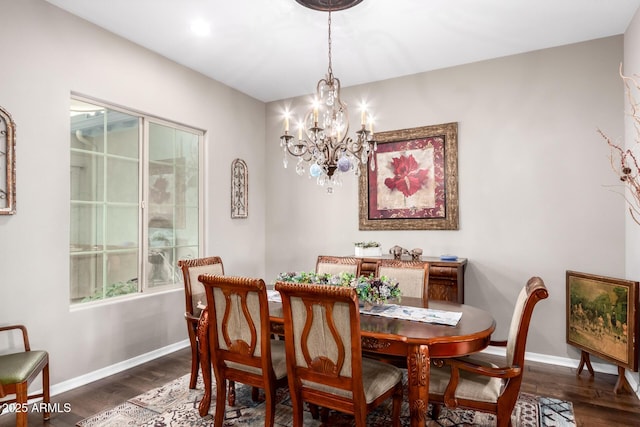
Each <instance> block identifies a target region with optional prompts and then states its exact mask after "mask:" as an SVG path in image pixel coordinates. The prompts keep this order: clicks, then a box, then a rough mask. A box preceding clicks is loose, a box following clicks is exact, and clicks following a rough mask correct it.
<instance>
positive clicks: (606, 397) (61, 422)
mask: <svg viewBox="0 0 640 427" xmlns="http://www.w3.org/2000/svg"><path fill="white" fill-rule="evenodd" d="M189 367H190V352H189V350H188V349H183V350H180V351H177V352H175V353H172V354H170V355H167V356H164V357H162V358H159V359H157V360H154V361H151V362H148V363H145V364H144V365H141V366H137V367H135V368H132V369H129V370H127V371H124V372H121V373H119V374H116V375H113V376H111V377H108V378H105V379H102V380H99V381H96V382H93V383H91V384H88V385H85V386H83V387H80V388H77V389H74V390H71V391H68V392H66V393H62V394H59V395H57V396H54V397H53V398H52V399H51V400H52V402H53V403H56V402H57V403H59V404H60V406H62V405H63V404H65V403H68V404H70V406H71V410H70V412H67V413H65V412H58V413H55V414H52V418H51V420H50V421H49V422H48V423H44V422H43V421H42V416H41V414H37V413H33V414H30V415H29V425H30V426H50V427H53V426H55V427H70V426H74V425H75V424H76V423H77V422H78V421H80V420H82V419H83V418H86V417H88V416H90V415H93V414H95V413H97V412H100V411H102V410H104V409H108V408H111V407H113V406H116V405H118V404H119V403H122V402H124V401H126V400H127V399H129V398H131V397H134V396H137V395H138V394H141V393H143V392H145V391H147V390H150V389H152V388H154V387H157V386H160V385H163V384H165V383H167V382H169V381H171V380H173V379H175V378H178V377H180V376H182V375H185V374H187V373H189ZM575 372H576V371H575V369H570V368H563V367H556V366H551V365H545V364H540V363H533V362H528V363H527V366H526V373H525V375H524V382H523V385H522V388H521V390H522V391H525V392H529V393H533V394H539V395H544V396H551V397H556V398H559V399H564V400H569V401H571V402H573V407H574V411H575V416H576V421H577V424H578V426H586V427H592V426H593V427H596V426H607V427H609V426H640V402H639V401H638V398H637V397H636V395H635V394H632V393H629V392H626V393H624V394H618V395H616V394H614V393H613V388H614V386H615V384H616V380H617V376H614V375H608V374H599V373H596V375H595V377H590V376H589V374H588V372H586V370H585V371H584V372H582V375H581V376H579V377H577V376H576V374H575ZM14 425H15V417H14V415H13V414H3V415H1V416H0V427H10V426H14Z"/></svg>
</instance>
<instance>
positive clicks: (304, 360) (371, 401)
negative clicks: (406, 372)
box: [276, 282, 402, 426]
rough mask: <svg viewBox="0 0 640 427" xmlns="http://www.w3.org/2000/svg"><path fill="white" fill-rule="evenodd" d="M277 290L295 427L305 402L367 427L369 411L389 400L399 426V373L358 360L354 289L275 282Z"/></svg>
mask: <svg viewBox="0 0 640 427" xmlns="http://www.w3.org/2000/svg"><path fill="white" fill-rule="evenodd" d="M276 290H278V291H280V294H281V295H282V308H283V315H284V329H285V346H286V350H287V371H288V376H289V391H290V395H291V401H292V406H293V408H294V426H299V425H301V423H302V402H303V401H306V402H308V403H310V404H312V405H317V406H320V407H323V408H331V409H334V410H337V411H341V412H346V413H349V414H353V415H354V416H355V419H356V425H357V426H365V425H366V414H367V412H369V411H370V410H371V409H372V408H373V407H375V406H377V405H378V404H380V403H381V402H383V401H384V400H386V399H387V398H389V397H391V396H393V397H394V409H393V410H394V414H396V411H397V415H398V416H395V417H394V418H396V419H397V421H398V424H396V420H395V419H394V425H399V411H400V404H401V399H402V382H401V376H402V373H401V371H400V370H398V369H397V368H395V367H393V366H391V365H388V364H384V363H381V362H378V361H374V360H370V359H363V358H362V348H361V338H360V313H359V308H358V299H357V296H356V293H355V289H353V288H349V287H340V286H329V285H313V284H312V285H309V284H298V283H285V282H277V283H276ZM376 381H377V382H376ZM372 383H376V385H377V386H378V387H379V389H378V390H377V391H378V392H377V393H373V394H372V392H371V387H369V386H370V385H371V384H372Z"/></svg>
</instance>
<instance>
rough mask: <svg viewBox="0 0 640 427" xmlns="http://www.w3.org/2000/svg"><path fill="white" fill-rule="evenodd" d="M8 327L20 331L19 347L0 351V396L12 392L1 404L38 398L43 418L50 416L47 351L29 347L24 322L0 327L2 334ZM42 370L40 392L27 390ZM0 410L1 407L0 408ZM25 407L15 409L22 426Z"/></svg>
mask: <svg viewBox="0 0 640 427" xmlns="http://www.w3.org/2000/svg"><path fill="white" fill-rule="evenodd" d="M10 331H20V332H21V335H22V348H21V349H20V350H21V351H14V350H10V351H12V352H11V353H8V354H3V355H0V399H2V398H4V397H6V396H9V395H15V398H11V399H8V400H3V401H2V403H3V405H0V409H1V408H3V406H4V404H9V403H16V404H17V405H19V407H21V408H23V407H24V406H25V405H27V404H28V400H29V399H36V398H40V397H41V398H42V402H43V403H44V404H46V406H45V408H44V410H43V411H42V416H43V419H44V420H45V421H47V420H48V419H49V418H50V415H51V414H50V412H49V409H48V406H49V403H50V402H51V399H50V393H49V353H47V352H46V351H44V350H31V346H30V345H29V335H28V333H27V328H26V327H25V326H24V325H11V326H3V327H0V332H2V333H3V335H6V336H10V335H13V333H12V332H10ZM40 373H42V392H41V393H37V394H31V395H30V394H29V391H28V388H29V384H31V382H32V381H33V380H34V379H35V378H36V377H37V376H38V375H39V374H40ZM0 413H2V411H1V410H0ZM27 415H28V411H16V426H17V427H24V426H26V425H27Z"/></svg>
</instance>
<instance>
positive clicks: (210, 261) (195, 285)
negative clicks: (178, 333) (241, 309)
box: [178, 256, 224, 389]
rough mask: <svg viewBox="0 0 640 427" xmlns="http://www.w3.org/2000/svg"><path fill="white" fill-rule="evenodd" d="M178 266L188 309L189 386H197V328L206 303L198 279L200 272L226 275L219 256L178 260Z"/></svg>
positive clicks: (186, 313)
mask: <svg viewBox="0 0 640 427" xmlns="http://www.w3.org/2000/svg"><path fill="white" fill-rule="evenodd" d="M178 267H180V269H181V270H182V278H183V281H184V295H185V302H186V309H185V313H184V318H185V319H186V321H187V332H188V334H189V342H190V343H191V377H190V379H189V388H191V389H194V388H196V382H197V381H198V371H199V369H200V368H199V365H200V346H199V343H198V336H197V329H198V321H199V320H200V314H201V313H202V308H203V307H204V305H205V304H206V296H205V291H204V286H202V283H200V282H199V281H198V276H199V275H200V274H216V275H224V266H223V264H222V259H221V258H220V257H217V256H212V257H206V258H191V259H183V260H180V261H178Z"/></svg>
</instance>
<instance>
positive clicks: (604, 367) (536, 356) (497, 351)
mask: <svg viewBox="0 0 640 427" xmlns="http://www.w3.org/2000/svg"><path fill="white" fill-rule="evenodd" d="M483 353H486V354H491V355H495V356H503V357H504V356H505V354H506V349H505V348H504V347H493V346H489V347H487V348H486V349H485V350H484V351H483ZM524 357H525V360H528V361H532V362H539V363H546V364H547V365H555V366H565V367H568V368H575V369H578V365H579V364H580V361H579V360H576V359H570V358H568V357H558V356H549V355H548V354H540V353H530V352H526V353H525V356H524ZM591 367H592V368H593V370H594V371H595V372H600V373H603V374H613V375H618V367H617V366H616V365H612V364H607V363H594V362H591ZM624 377H625V378H626V379H627V381H628V382H629V385H630V386H631V389H632V390H633V392H634V393H635V394H636V396H638V398H640V389H639V386H640V384H639V383H638V376H637V375H633V373H632V372H631V371H629V370H625V374H624Z"/></svg>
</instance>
